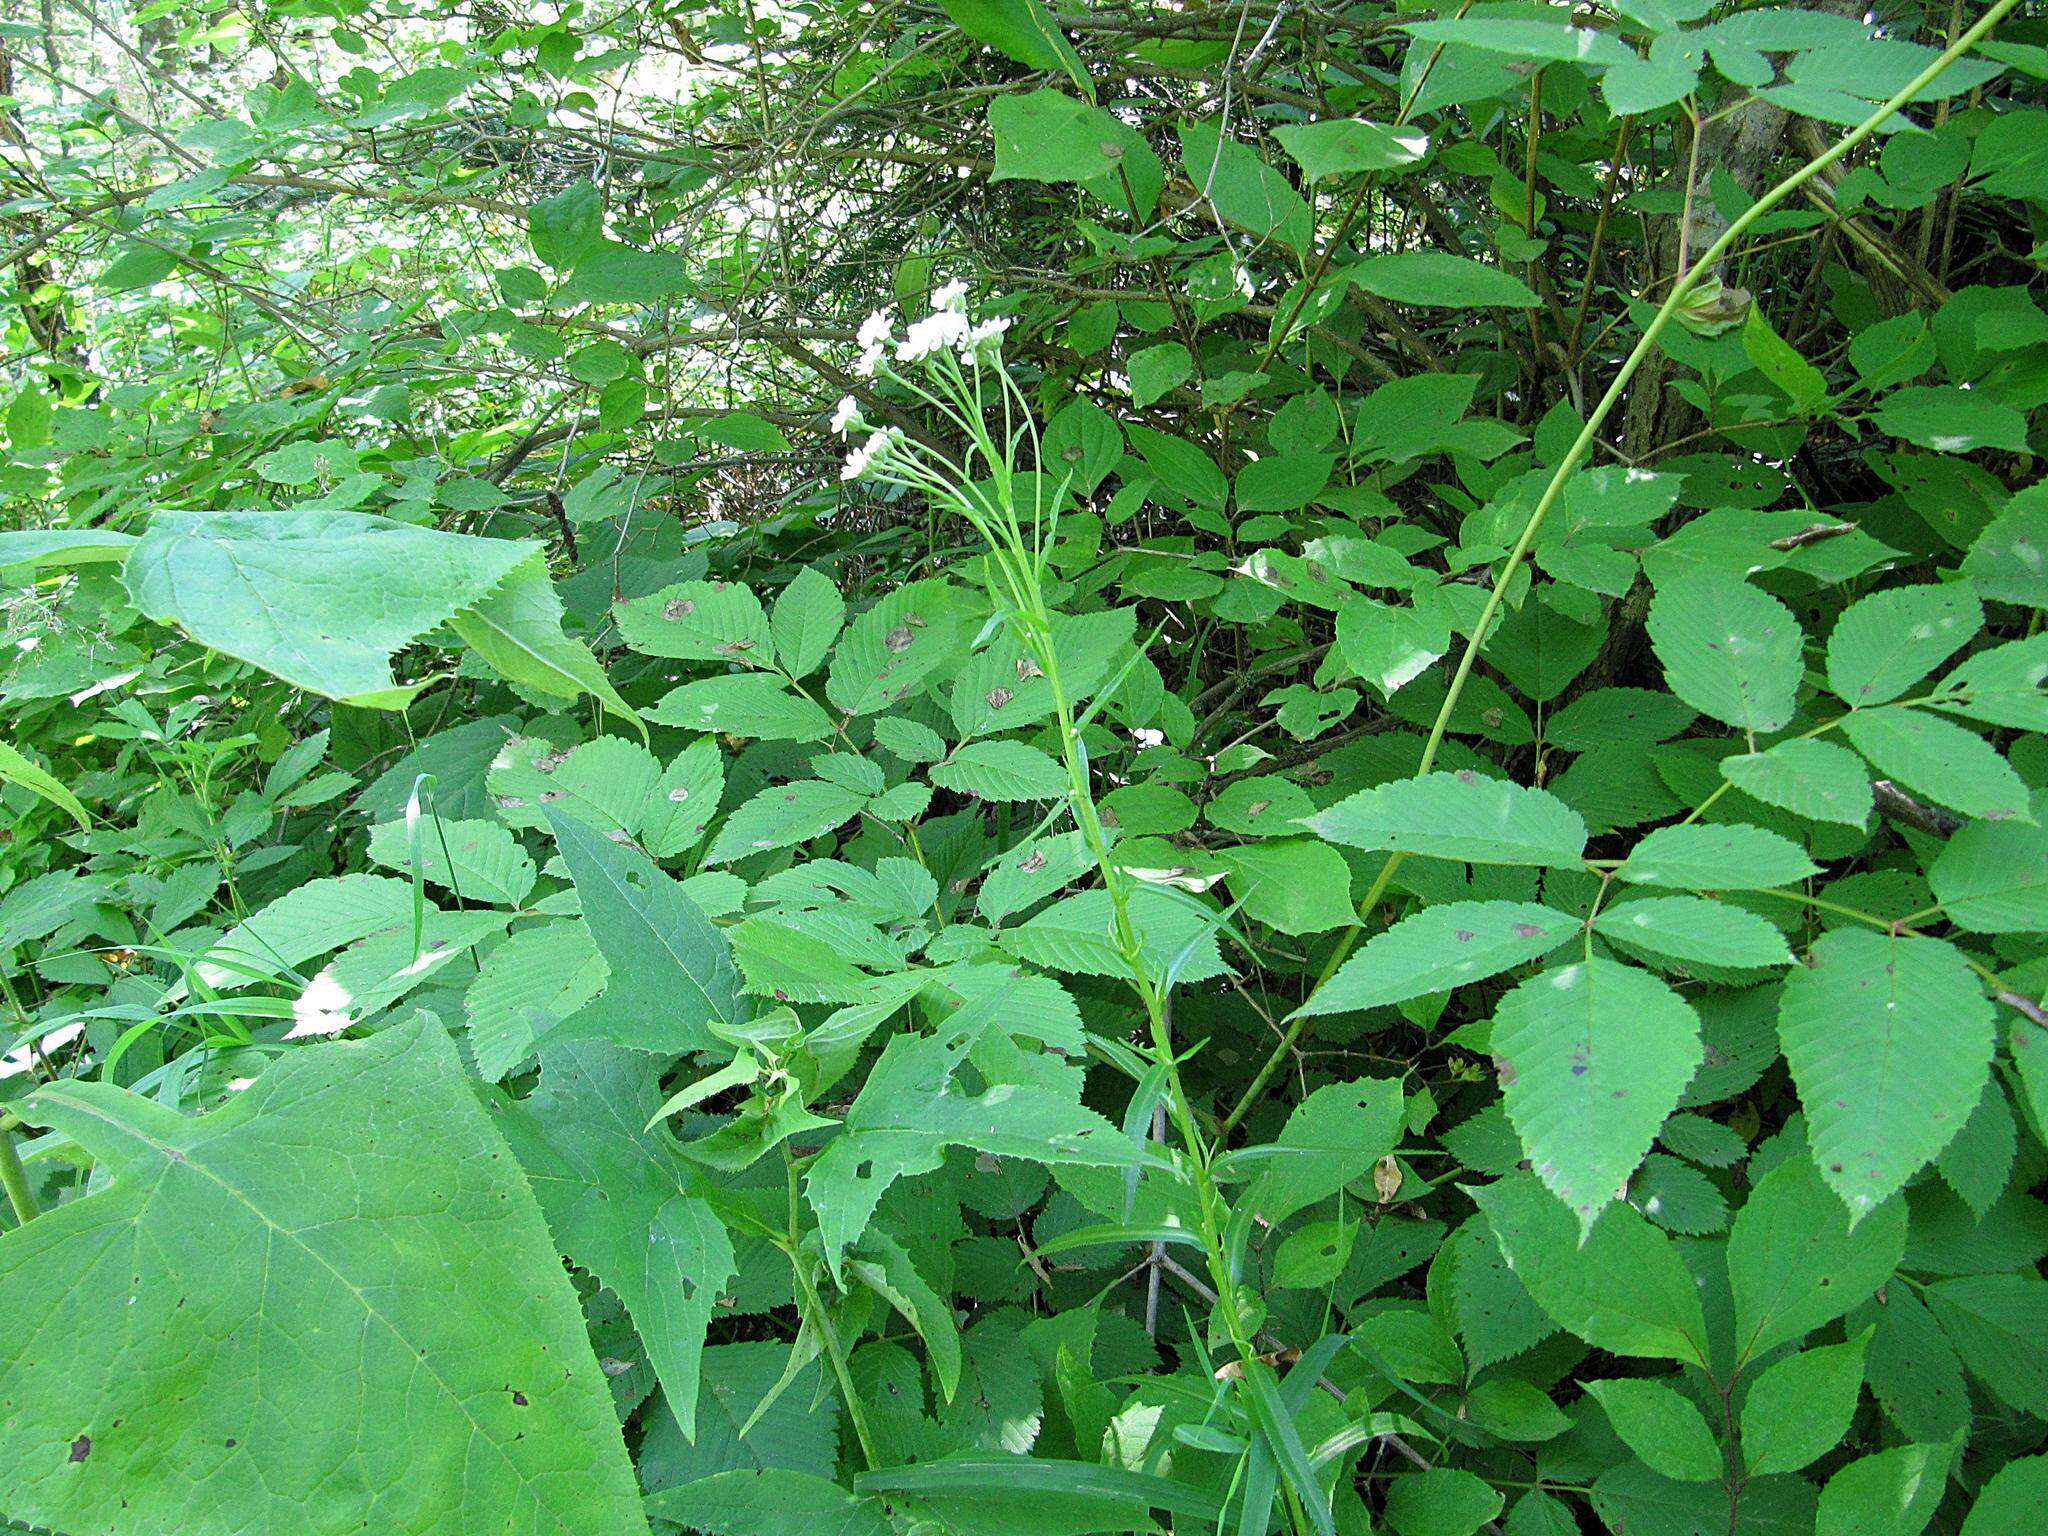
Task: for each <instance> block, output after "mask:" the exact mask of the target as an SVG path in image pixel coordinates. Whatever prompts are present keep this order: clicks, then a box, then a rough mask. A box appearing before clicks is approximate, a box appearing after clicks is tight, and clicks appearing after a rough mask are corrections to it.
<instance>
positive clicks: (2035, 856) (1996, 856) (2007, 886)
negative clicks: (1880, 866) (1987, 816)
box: [1927, 821, 2048, 933]
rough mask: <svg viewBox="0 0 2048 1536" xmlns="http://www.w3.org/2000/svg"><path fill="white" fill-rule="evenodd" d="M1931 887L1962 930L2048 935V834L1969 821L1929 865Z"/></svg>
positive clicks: (2038, 830) (2030, 827)
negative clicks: (2046, 933)
mask: <svg viewBox="0 0 2048 1536" xmlns="http://www.w3.org/2000/svg"><path fill="white" fill-rule="evenodd" d="M1927 883H1928V885H1929V886H1931V887H1932V888H1933V891H1934V897H1935V900H1937V901H1939V902H1940V903H1941V909H1942V911H1943V912H1945V913H1946V914H1947V915H1948V920H1949V921H1950V922H1952V923H1954V924H1955V925H1956V926H1957V927H1958V928H1967V929H1968V930H1969V931H1970V932H1972V933H2039V932H2043V931H2048V830H2044V829H2043V828H2040V827H2035V826H2027V825H2023V824H2014V825H2012V826H1994V825H1992V824H1991V823H1989V822H1983V821H1972V822H1968V823H1966V824H1965V825H1963V826H1962V827H1959V828H1957V830H1956V832H1955V835H1954V836H1953V837H1951V838H1950V839H1949V840H1948V842H1947V843H1946V844H1944V845H1943V847H1942V850H1941V852H1940V853H1939V854H1937V855H1936V856H1935V859H1934V862H1933V863H1932V864H1930V865H1928V867H1927Z"/></svg>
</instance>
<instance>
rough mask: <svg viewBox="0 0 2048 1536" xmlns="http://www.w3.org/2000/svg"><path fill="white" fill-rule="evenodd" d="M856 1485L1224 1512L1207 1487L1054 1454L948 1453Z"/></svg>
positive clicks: (1211, 1514)
mask: <svg viewBox="0 0 2048 1536" xmlns="http://www.w3.org/2000/svg"><path fill="white" fill-rule="evenodd" d="M854 1486H855V1487H857V1488H859V1489H861V1490H863V1491H867V1492H902V1493H911V1494H925V1495H943V1494H962V1495H972V1496H975V1497H977V1498H988V1497H994V1498H1004V1497H1008V1496H1010V1495H1013V1494H1022V1495H1025V1496H1027V1497H1028V1496H1030V1495H1032V1494H1059V1495H1067V1496H1072V1497H1081V1498H1089V1499H1102V1500H1106V1501H1108V1502H1110V1503H1114V1504H1119V1505H1123V1506H1125V1511H1126V1513H1127V1514H1131V1513H1136V1512H1138V1511H1144V1510H1153V1509H1165V1510H1171V1511H1173V1512H1174V1513H1175V1514H1182V1515H1189V1516H1192V1517H1194V1518H1195V1519H1196V1520H1203V1521H1207V1520H1214V1519H1215V1518H1216V1517H1217V1516H1218V1515H1219V1514H1220V1513H1221V1512H1222V1504H1221V1501H1220V1500H1219V1499H1217V1497H1216V1496H1215V1495H1214V1494H1213V1493H1211V1492H1209V1491H1208V1490H1207V1489H1203V1488H1196V1487H1193V1486H1191V1485H1189V1484H1187V1483H1183V1482H1175V1481H1172V1480H1170V1479H1168V1478H1165V1477H1159V1476H1155V1475H1153V1474H1151V1473H1146V1472H1133V1471H1128V1470H1126V1469H1124V1468H1122V1467H1105V1466H1097V1465H1095V1464H1093V1463H1092V1462H1080V1461H1062V1460H1059V1459H1057V1458H1055V1457H1050V1456H1029V1457H1025V1456H948V1457H946V1458H945V1459H943V1460H940V1461H928V1462H921V1463H917V1464H915V1465H911V1466H903V1467H889V1468H886V1469H884V1470H882V1471H877V1472H864V1473H861V1474H860V1475H859V1476H857V1477H856V1478H855V1479H854Z"/></svg>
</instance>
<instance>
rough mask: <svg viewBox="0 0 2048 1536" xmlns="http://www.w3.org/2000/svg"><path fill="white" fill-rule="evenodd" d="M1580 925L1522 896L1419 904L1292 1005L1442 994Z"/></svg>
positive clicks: (1330, 1005) (1315, 1010)
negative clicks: (1518, 898) (1304, 999)
mask: <svg viewBox="0 0 2048 1536" xmlns="http://www.w3.org/2000/svg"><path fill="white" fill-rule="evenodd" d="M1580 926H1581V925H1580V923H1579V920H1578V919H1577V918H1573V917H1568V916H1567V915H1565V914H1564V913H1562V912H1558V911H1555V910H1554V909H1552V908H1550V907H1545V906H1539V905H1538V904H1536V903H1535V902H1528V901H1452V902H1446V903H1444V904H1443V905H1442V906H1436V907H1425V908H1424V909H1423V910H1422V911H1420V912H1417V913H1415V914H1414V915H1413V916H1411V917H1405V918H1403V919H1402V920H1401V921H1400V922H1398V923H1396V924H1394V926H1393V927H1391V928H1389V929H1387V930H1386V931H1385V932H1384V933H1379V934H1375V935H1374V936H1373V937H1372V938H1370V939H1368V940H1367V941H1366V942H1365V944H1364V945H1363V946H1361V947H1360V949H1359V950H1358V952H1357V953H1356V954H1354V955H1353V956H1352V957H1351V958H1350V959H1348V960H1346V961H1345V962H1344V964H1343V966H1342V967H1340V968H1339V969H1338V971H1337V973H1336V974H1335V975H1334V976H1332V977H1331V978H1330V979H1329V980H1328V981H1326V982H1324V983H1323V984H1322V986H1320V987H1318V988H1317V989H1316V990H1315V992H1314V993H1313V994H1311V996H1310V997H1309V1000H1308V1001H1307V1002H1306V1003H1304V1004H1302V1005H1301V1007H1300V1008H1298V1009H1296V1010H1295V1011H1296V1012H1297V1013H1298V1014H1323V1013H1349V1012H1351V1011H1352V1010H1354V1009H1360V1008H1378V1007H1383V1006H1385V1005H1387V1004H1389V1003H1400V1002H1406V1001H1407V1000H1408V999H1409V998H1411V997H1427V996H1429V995H1430V994H1432V993H1436V992H1449V991H1451V990H1452V989H1453V988H1455V987H1461V986H1463V985H1465V984H1466V983H1467V982H1472V981H1483V980H1484V979H1485V978H1487V977H1488V976H1497V975H1499V974H1500V973H1501V972H1502V971H1507V970H1512V969H1514V967H1516V966H1518V965H1523V964H1526V963H1527V962H1529V961H1531V960H1535V959H1539V958H1541V957H1542V956H1544V955H1547V954H1548V953H1550V951H1551V950H1553V949H1555V948H1557V946H1558V945H1560V944H1562V943H1563V942H1564V941H1565V940H1566V939H1568V938H1570V937H1571V936H1572V935H1573V934H1574V933H1576V932H1578V931H1579V928H1580Z"/></svg>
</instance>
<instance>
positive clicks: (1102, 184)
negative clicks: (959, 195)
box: [988, 90, 1162, 218]
mask: <svg viewBox="0 0 2048 1536" xmlns="http://www.w3.org/2000/svg"><path fill="white" fill-rule="evenodd" d="M988 125H989V130H990V132H991V133H993V134H994V136H995V141H996V168H995V173H994V175H992V176H991V177H990V178H989V179H990V180H992V181H1013V180H1014V181H1052V182H1080V183H1081V184H1082V185H1084V186H1086V187H1088V188H1089V190H1090V191H1092V192H1094V193H1096V194H1097V195H1098V196H1100V197H1101V198H1102V199H1103V200H1104V201H1106V202H1109V203H1111V204H1112V205H1114V206H1115V207H1117V208H1119V209H1121V210H1123V211H1124V212H1126V213H1128V214H1130V215H1132V216H1133V217H1142V218H1149V217H1151V215H1152V213H1153V210H1154V205H1155V204H1156V203H1157V201H1158V198H1159V187H1160V183H1161V179H1162V177H1161V169H1160V164H1159V157H1158V155H1156V154H1155V153H1154V152H1153V150H1152V147H1151V146H1150V145H1149V144H1147V143H1146V142H1145V139H1144V137H1143V135H1141V134H1139V133H1138V132H1137V130H1136V129H1134V128H1132V127H1131V126H1130V125H1129V124H1128V123H1123V122H1119V121H1118V120H1117V119H1116V118H1114V117H1112V116H1110V115H1109V113H1107V112H1104V111H1103V110H1101V109H1100V108H1099V107H1091V106H1089V105H1088V104H1087V103H1086V102H1084V101H1077V100H1075V99H1074V98H1073V97H1072V96H1068V95H1066V94H1064V93H1063V92H1060V91H1046V90H1041V91H1031V92H1028V93H1025V94H1023V95H1017V94H1005V95H1002V96H998V97H997V98H996V99H995V100H994V101H993V102H991V103H990V104H989V109H988ZM1126 177H1128V178H1129V181H1130V191H1131V192H1133V193H1135V194H1136V197H1135V200H1133V199H1132V198H1131V197H1128V196H1126V194H1125V188H1124V178H1126ZM1134 201H1135V206H1133V202H1134Z"/></svg>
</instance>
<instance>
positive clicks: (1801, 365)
mask: <svg viewBox="0 0 2048 1536" xmlns="http://www.w3.org/2000/svg"><path fill="white" fill-rule="evenodd" d="M1608 88H1609V91H1610V92H1611V91H1612V89H1613V83H1612V82H1611V81H1610V82H1609V86H1608ZM1609 99H1610V100H1611V99H1612V97H1611V95H1610V98H1609ZM1617 110H1619V109H1617ZM1742 350H1743V351H1744V352H1746V353H1748V354H1749V360H1750V361H1751V362H1753V363H1755V364H1756V366H1757V368H1758V370H1759V371H1760V372H1761V373H1762V374H1763V376H1764V377H1765V378H1767V379H1769V380H1770V381H1771V382H1772V383H1773V384H1775V385H1777V386H1778V388H1780V389H1782V390H1783V391H1784V392H1785V393H1786V395H1787V396H1788V397H1789V398H1790V399H1791V401H1792V406H1793V409H1795V410H1796V411H1798V412H1799V413H1800V414H1801V415H1811V414H1812V412H1813V409H1814V407H1816V406H1818V405H1819V404H1821V402H1823V401H1824V400H1826V399H1827V397H1828V379H1827V375H1826V374H1824V373H1822V372H1821V371H1820V370H1819V369H1818V368H1816V367H1814V366H1813V364H1811V363H1809V362H1808V361H1807V360H1806V359H1805V358H1803V357H1801V356H1800V355H1799V351H1798V349H1797V348H1796V347H1794V346H1793V345H1792V344H1791V343H1790V342H1789V341H1787V340H1785V338H1784V337H1782V336H1780V335H1779V334H1778V333H1777V331H1776V330H1774V329H1773V328H1772V326H1771V322H1770V321H1769V320H1767V319H1766V318H1764V312H1763V306H1762V305H1758V304H1752V305H1751V306H1750V309H1749V317H1748V319H1746V320H1745V321H1744V322H1743V326H1742Z"/></svg>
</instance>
